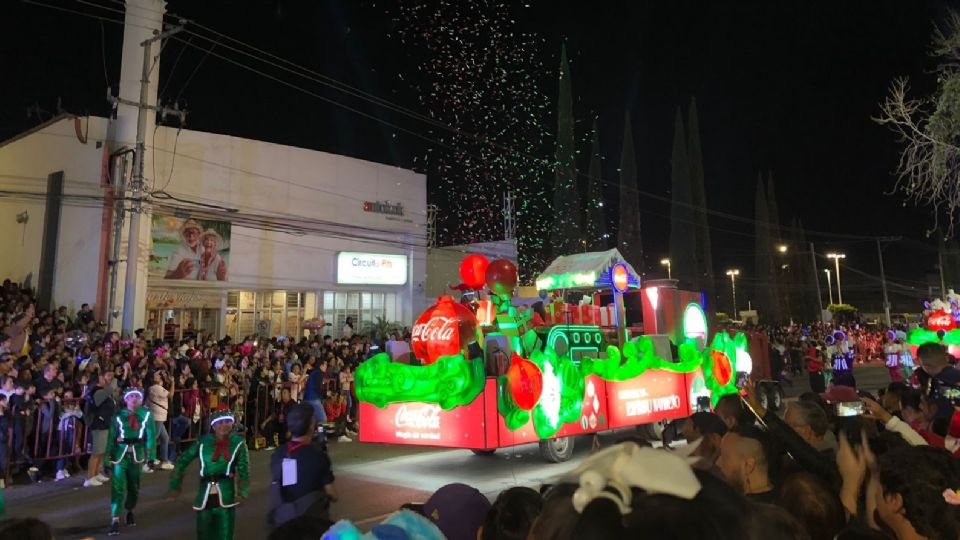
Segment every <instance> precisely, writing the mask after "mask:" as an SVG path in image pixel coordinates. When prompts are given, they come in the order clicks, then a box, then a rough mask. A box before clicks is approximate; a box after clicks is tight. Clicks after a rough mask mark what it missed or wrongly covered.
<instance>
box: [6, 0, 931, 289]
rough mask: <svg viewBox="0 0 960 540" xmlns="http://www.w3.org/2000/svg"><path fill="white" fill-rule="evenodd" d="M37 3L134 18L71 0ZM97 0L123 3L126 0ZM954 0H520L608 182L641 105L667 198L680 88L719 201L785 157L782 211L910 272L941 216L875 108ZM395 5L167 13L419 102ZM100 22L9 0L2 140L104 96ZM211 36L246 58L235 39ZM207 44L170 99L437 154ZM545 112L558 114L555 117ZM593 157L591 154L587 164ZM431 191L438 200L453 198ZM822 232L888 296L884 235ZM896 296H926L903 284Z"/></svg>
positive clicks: (820, 240)
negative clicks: (913, 182)
mask: <svg viewBox="0 0 960 540" xmlns="http://www.w3.org/2000/svg"><path fill="white" fill-rule="evenodd" d="M37 1H38V2H41V3H45V4H51V5H56V6H61V7H65V8H67V9H73V10H77V11H81V12H84V13H90V14H97V15H99V16H104V17H110V18H118V17H120V15H118V14H116V13H112V12H110V11H105V10H99V9H97V8H95V7H93V6H91V5H89V4H85V3H80V2H77V1H72V0H37ZM90 1H91V2H94V3H99V4H102V5H105V6H108V7H110V8H111V9H112V8H119V7H121V6H119V5H117V4H116V3H113V2H112V1H111V0H90ZM525 3H529V4H530V7H524V4H525ZM393 4H394V3H393V2H387V3H386V5H387V6H390V5H393ZM949 4H950V2H946V1H943V0H930V1H924V0H911V1H893V0H858V1H837V0H827V1H811V0H784V1H769V0H744V1H729V2H720V1H709V0H704V1H694V0H687V1H684V0H663V1H641V0H634V1H609V2H604V1H591V2H583V1H577V2H561V1H548V0H539V1H538V0H530V1H529V2H518V3H516V4H515V10H516V11H515V12H516V14H517V21H518V28H519V29H521V30H525V31H531V32H536V33H537V34H539V35H541V36H543V37H544V38H545V40H546V43H545V45H544V49H543V50H542V51H540V52H539V54H541V55H542V56H543V58H544V61H545V63H546V64H547V65H548V66H550V68H551V69H556V68H555V66H556V64H557V62H558V59H559V50H560V45H561V43H563V42H565V43H566V45H567V49H568V53H569V55H570V57H571V60H572V65H571V71H572V80H573V90H574V95H575V100H576V102H575V109H576V110H575V115H576V116H577V118H578V121H579V122H580V123H579V124H578V126H579V129H580V132H579V133H578V134H577V136H578V138H579V139H584V138H585V137H586V130H587V129H588V127H589V119H590V118H591V117H592V115H593V114H599V117H600V137H601V141H602V146H603V152H604V155H605V158H606V163H605V167H604V177H605V179H606V180H607V181H609V182H612V183H613V184H616V182H617V181H618V177H617V172H616V167H617V165H618V163H619V159H620V145H621V136H622V131H623V114H624V113H623V111H624V110H625V109H626V110H629V111H630V113H631V117H632V121H633V124H634V138H635V140H636V146H637V148H636V151H637V158H638V172H639V178H640V185H641V189H642V190H645V191H648V192H651V193H655V194H659V195H663V196H669V189H670V148H671V145H672V138H673V118H674V115H675V113H676V109H677V107H678V106H682V107H683V108H684V111H685V110H686V108H687V105H688V103H689V101H690V98H691V97H695V98H696V100H697V103H698V109H699V117H700V127H701V140H702V147H703V150H704V168H705V177H706V190H707V199H708V206H709V207H710V208H711V209H712V210H715V211H717V212H720V213H724V214H732V215H735V216H739V217H741V218H745V219H747V220H750V219H752V218H753V200H754V192H755V188H756V178H757V173H758V172H759V171H763V172H764V176H766V174H767V171H772V173H773V176H774V178H775V180H776V184H777V192H778V202H779V206H780V215H781V218H782V220H783V221H784V223H785V224H786V223H789V220H790V219H792V218H793V217H794V216H797V217H799V218H801V219H802V220H803V222H804V225H805V226H806V228H807V229H808V230H814V231H820V232H824V233H840V234H853V235H898V236H903V237H905V238H906V240H905V241H903V242H899V243H894V244H890V245H888V246H887V247H886V251H885V253H886V255H887V256H886V259H885V261H886V264H887V273H888V276H889V277H891V278H892V279H893V280H895V281H897V282H899V283H900V284H903V285H921V284H922V282H924V281H925V280H926V274H928V273H932V272H935V267H934V265H935V263H936V252H935V246H936V243H935V242H934V241H933V240H929V239H926V238H925V234H924V233H925V230H926V228H927V227H928V226H930V225H931V224H932V219H931V218H930V216H929V212H928V211H926V210H923V209H914V208H903V206H902V204H901V203H902V199H901V198H900V197H899V196H889V195H885V193H886V192H889V191H890V190H891V188H892V187H893V177H892V176H891V171H892V170H893V169H894V167H895V165H896V160H897V155H898V154H897V152H898V149H899V147H898V145H897V144H896V141H895V140H894V137H893V135H892V134H891V133H889V132H888V131H887V130H886V129H885V128H883V127H880V126H878V125H876V124H875V123H873V122H872V121H871V120H870V117H871V115H875V114H877V113H878V105H877V104H878V102H879V101H880V100H882V98H883V96H884V95H885V93H886V92H887V89H888V87H889V83H890V81H891V80H892V79H893V78H894V77H896V76H901V75H907V76H910V77H911V79H912V81H913V84H912V87H913V89H914V91H915V92H916V93H917V94H918V95H919V94H927V93H930V92H931V91H932V90H933V89H934V84H935V83H934V78H933V76H932V75H930V70H931V69H932V67H933V65H934V64H933V61H932V60H931V58H930V57H929V55H928V50H929V43H930V34H931V31H932V29H933V25H934V23H935V22H937V21H941V20H942V19H943V15H944V13H945V11H946V9H947V7H948V5H949ZM383 6H384V3H383V2H379V0H377V1H374V0H364V1H363V2H352V1H346V0H344V1H339V2H337V1H330V0H316V1H314V0H296V1H295V0H286V1H285V0H271V1H260V0H250V1H246V2H237V1H233V0H204V1H203V2H198V1H196V0H171V1H170V2H169V3H168V11H170V12H174V13H177V14H179V15H182V16H184V17H187V18H190V19H193V20H195V21H197V22H198V23H201V24H203V25H206V26H209V27H211V28H213V29H215V30H217V31H219V32H223V33H225V34H227V35H229V36H232V37H235V38H237V39H240V40H242V41H244V42H247V43H250V44H253V45H256V46H257V47H260V48H263V49H265V50H267V51H269V52H272V53H274V54H276V55H277V56H280V57H283V58H287V59H290V60H292V61H295V62H297V63H300V64H303V65H306V66H309V67H310V68H312V69H314V70H316V71H318V72H320V73H322V74H325V75H328V76H330V77H332V78H335V79H337V80H341V81H344V82H347V83H349V84H351V85H354V86H356V87H359V88H361V89H363V90H365V91H368V92H370V93H372V94H376V95H378V96H381V97H384V98H387V99H390V100H394V101H396V102H398V103H400V104H403V105H404V106H407V107H411V108H414V109H416V108H417V107H419V105H418V103H417V101H416V99H415V96H413V95H412V92H411V89H410V80H411V78H415V77H416V66H415V65H413V63H412V60H411V57H410V55H409V54H407V52H406V51H405V50H404V47H403V46H402V45H401V44H400V43H399V42H398V40H397V39H396V38H395V36H393V37H388V34H390V33H391V32H394V31H395V29H396V28H395V23H394V22H393V21H391V18H390V16H389V15H386V14H385V11H384V9H383ZM104 28H105V32H104V33H103V34H101V23H100V22H99V21H97V20H94V19H90V18H85V17H82V16H80V15H76V14H70V13H64V12H60V11H55V10H51V9H49V8H44V7H41V6H37V5H33V4H28V3H24V2H21V1H11V2H6V3H5V7H4V16H3V17H0V73H3V74H4V77H3V80H4V92H3V96H4V99H3V101H2V102H0V138H7V137H9V136H11V135H13V134H15V133H17V132H19V131H21V130H23V129H26V128H28V127H30V126H31V125H33V124H35V123H36V122H37V121H38V120H37V117H36V115H35V114H34V115H33V116H32V117H28V113H27V111H28V108H29V107H31V106H33V105H35V104H39V106H40V107H41V108H42V109H44V110H46V111H48V113H47V114H49V112H52V111H54V110H55V109H56V103H57V99H58V98H60V99H61V100H62V106H63V108H64V109H65V110H67V111H70V112H74V113H84V112H90V113H94V114H100V115H102V114H105V113H106V104H105V100H104V98H103V96H104V93H105V92H104V87H105V86H106V80H109V81H111V83H112V84H114V85H116V79H117V75H118V73H119V61H120V58H119V46H120V39H121V32H120V27H119V26H117V25H115V24H112V23H109V22H107V23H104ZM102 36H103V37H102ZM101 39H103V41H102V42H101ZM197 43H200V40H197ZM103 49H105V50H106V55H105V57H104V55H103V54H102V50H103ZM215 50H216V51H217V52H218V53H223V54H225V55H230V56H233V57H235V58H238V59H239V58H241V57H239V56H236V55H234V54H232V53H231V51H229V50H227V49H225V48H223V47H222V46H220V47H219V48H218V49H215ZM181 52H182V55H181ZM203 57H204V54H203V53H202V52H200V51H197V50H194V49H190V48H187V49H186V50H184V48H183V46H182V44H180V43H177V42H172V43H170V44H169V45H168V46H167V47H166V49H165V50H164V52H163V55H162V60H161V79H160V87H161V89H162V96H161V97H162V98H165V99H167V100H173V99H176V98H179V100H180V101H181V102H182V103H185V104H186V105H187V106H188V107H189V109H190V111H191V113H190V118H189V123H188V127H190V128H192V129H198V130H204V131H212V132H221V133H229V134H234V135H239V136H244V137H250V138H256V139H263V140H268V141H273V142H280V143H286V144H293V145H297V146H303V147H310V148H317V149H322V150H326V151H331V152H338V153H344V154H348V155H353V156H357V157H362V158H367V159H372V160H375V161H379V162H384V163H391V164H397V165H400V166H405V167H411V166H413V165H414V161H413V159H414V157H415V156H419V155H422V153H423V152H424V145H423V143H422V142H421V141H418V140H417V139H415V138H413V137H410V136H408V135H405V134H404V133H403V132H398V131H396V130H394V129H392V128H389V127H386V126H384V125H382V124H380V123H378V122H375V121H372V120H369V119H365V118H363V117H361V116H359V115H357V114H356V113H353V112H349V111H346V110H344V109H342V108H339V107H337V106H334V105H331V104H329V103H326V102H324V101H322V100H321V99H318V98H317V97H311V96H307V95H304V94H303V93H301V92H298V91H296V90H293V89H290V88H287V87H284V86H282V85H281V84H278V83H277V82H274V81H270V80H266V79H264V78H262V77H260V76H257V75H255V74H252V73H249V72H247V71H244V70H242V69H240V68H238V67H236V66H232V65H230V64H228V63H226V62H224V61H223V60H221V59H218V58H215V57H213V56H210V57H207V58H206V60H203ZM178 58H179V60H178ZM201 61H202V64H201ZM104 63H105V64H106V71H107V74H106V76H105V74H104ZM174 64H176V67H175V68H174ZM198 66H199V67H198ZM261 67H262V68H263V69H264V71H268V72H270V73H273V74H275V75H277V76H280V77H282V78H284V79H285V80H290V81H294V80H297V79H295V78H293V77H292V76H289V75H288V74H284V73H283V72H282V71H278V70H276V69H275V68H270V67H269V66H267V67H263V66H261ZM171 73H172V75H171ZM400 76H403V77H404V79H401V78H400ZM540 76H542V78H543V80H544V81H545V83H544V88H543V91H544V92H545V93H547V94H548V95H549V96H550V97H551V99H553V97H554V96H555V94H556V87H555V81H556V79H555V77H553V76H551V74H548V73H545V74H540ZM188 80H189V82H188ZM297 84H302V85H303V86H304V87H305V88H308V89H310V90H311V91H312V92H316V93H317V94H319V95H321V96H324V97H328V98H331V99H334V100H336V101H338V102H341V103H343V104H346V105H349V106H351V107H356V108H358V109H360V110H362V111H364V112H367V113H370V114H374V115H377V116H378V117H381V118H383V119H385V120H387V121H390V122H395V123H398V124H400V125H402V126H405V127H408V128H411V129H415V130H417V131H423V129H424V128H423V127H422V126H417V125H416V124H412V123H411V122H409V121H407V120H405V119H403V118H402V117H399V116H398V115H396V114H394V113H391V112H389V111H385V110H383V109H380V108H376V107H374V106H371V105H370V104H368V103H366V102H364V101H362V100H358V99H355V98H351V97H348V96H344V95H343V94H340V93H337V92H334V91H331V90H329V89H326V88H324V87H322V86H320V85H318V84H316V83H310V82H305V81H302V80H300V81H298V82H297ZM684 114H685V113H684ZM546 121H547V123H548V125H549V126H551V129H552V126H553V125H555V119H553V118H549V119H547V120H546ZM587 150H588V149H587V148H583V152H584V154H586V152H587ZM549 152H550V148H545V149H544V153H545V154H546V153H549ZM586 166H587V164H586V163H583V164H581V170H584V171H585V170H586ZM2 172H3V171H0V174H2ZM436 191H437V190H436V189H434V193H433V195H434V201H436V202H441V203H442V197H440V196H439V195H438V194H436ZM617 197H618V193H617V190H616V187H615V185H614V186H609V187H608V190H607V193H606V198H607V199H608V200H609V201H610V204H609V207H610V208H611V209H613V210H615V208H616V204H617V203H616V199H617ZM641 211H642V215H643V217H642V227H643V238H644V249H645V252H646V253H647V258H648V269H649V270H651V271H654V272H656V271H658V270H659V269H658V268H657V266H658V265H656V264H655V263H656V261H658V260H659V258H660V257H661V256H664V255H666V250H667V244H668V238H669V205H668V204H666V203H663V202H661V201H658V200H655V199H653V198H649V197H641ZM611 220H612V221H613V220H614V218H613V217H611ZM710 223H711V226H712V227H713V228H714V230H713V231H712V235H713V245H714V258H715V262H714V265H715V268H716V269H717V270H718V274H722V270H724V269H725V268H728V267H731V266H736V267H739V268H742V269H743V270H744V272H743V274H744V276H743V281H744V284H745V285H748V284H749V283H750V281H751V279H752V278H751V277H750V275H751V271H750V269H751V267H752V264H753V255H752V253H753V238H752V235H753V226H752V225H750V224H749V223H743V222H741V221H737V220H734V219H729V218H726V217H723V216H720V215H714V216H711V218H710ZM809 237H810V239H811V240H814V241H816V242H817V250H818V251H822V252H826V251H829V250H831V249H837V250H843V251H845V252H846V253H847V254H848V259H847V262H848V264H849V266H850V267H851V268H852V269H854V271H850V272H846V271H845V273H844V285H845V287H844V292H845V295H844V296H845V299H847V298H848V297H850V300H852V302H853V303H855V304H859V305H862V306H864V307H869V306H870V305H871V304H879V289H878V287H877V286H876V285H875V283H873V282H872V281H870V280H868V279H867V278H862V277H861V276H858V275H857V274H856V273H855V271H862V272H864V273H866V274H868V275H877V274H878V273H879V272H878V265H877V257H876V248H875V245H874V244H873V243H871V242H865V241H858V242H854V241H843V240H837V239H836V238H832V237H830V236H826V235H818V234H812V233H811V234H809ZM821 268H822V266H821ZM821 283H823V282H821ZM858 289H859V290H858ZM897 290H900V289H896V288H894V289H891V292H892V293H895V292H897ZM739 296H740V295H739V294H738V298H739ZM894 300H900V301H904V302H906V303H907V305H908V306H911V305H913V303H912V302H913V301H912V300H911V301H907V299H906V297H900V296H899V295H898V296H895V297H894Z"/></svg>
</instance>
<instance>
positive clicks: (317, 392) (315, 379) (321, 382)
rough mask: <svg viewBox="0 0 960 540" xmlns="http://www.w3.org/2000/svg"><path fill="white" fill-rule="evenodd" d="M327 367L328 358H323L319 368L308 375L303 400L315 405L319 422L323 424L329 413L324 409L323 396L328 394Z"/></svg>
mask: <svg viewBox="0 0 960 540" xmlns="http://www.w3.org/2000/svg"><path fill="white" fill-rule="evenodd" d="M327 367H328V362H327V359H326V358H323V359H321V360H320V362H319V363H318V364H317V369H316V370H314V371H312V372H311V373H310V376H309V377H307V384H306V386H305V387H304V389H303V402H304V403H306V404H308V405H310V406H311V407H313V412H314V413H315V414H316V418H317V422H318V423H319V424H321V425H322V424H325V423H327V413H326V412H325V411H324V409H323V397H324V396H326V395H327V386H326V379H327V377H328V374H327Z"/></svg>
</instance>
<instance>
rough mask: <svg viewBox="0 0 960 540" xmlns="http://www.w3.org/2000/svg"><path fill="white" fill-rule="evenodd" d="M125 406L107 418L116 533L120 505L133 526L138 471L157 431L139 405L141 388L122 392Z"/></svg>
mask: <svg viewBox="0 0 960 540" xmlns="http://www.w3.org/2000/svg"><path fill="white" fill-rule="evenodd" d="M123 401H124V403H126V407H125V408H123V409H120V410H119V411H118V412H117V414H115V415H113V418H112V419H111V420H110V431H109V433H108V435H107V452H106V454H107V456H108V458H109V459H110V463H111V464H113V475H112V476H111V477H110V482H111V489H110V517H111V518H112V519H111V521H110V531H109V532H108V533H107V534H108V535H109V536H116V535H118V534H120V508H121V506H122V507H123V508H125V509H126V510H127V516H126V520H125V523H126V524H127V525H129V526H133V525H136V522H135V521H134V519H133V509H134V507H136V506H137V497H138V495H139V494H140V470H141V467H143V464H144V462H146V461H147V459H150V458H151V457H152V456H153V454H154V453H155V452H156V443H157V433H156V430H155V429H156V428H155V424H154V422H153V415H151V414H150V411H149V410H148V409H147V408H146V407H144V406H143V390H142V389H140V388H137V387H130V388H127V389H126V390H124V391H123Z"/></svg>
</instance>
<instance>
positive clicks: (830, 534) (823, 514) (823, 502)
mask: <svg viewBox="0 0 960 540" xmlns="http://www.w3.org/2000/svg"><path fill="white" fill-rule="evenodd" d="M777 504H779V505H780V506H781V507H783V508H784V509H786V510H787V511H788V512H789V513H790V514H791V515H792V516H794V517H795V518H797V520H798V521H799V522H800V523H801V524H802V525H803V528H804V529H805V530H806V532H807V534H809V536H810V540H833V539H834V537H835V536H836V535H837V534H838V533H839V532H840V531H841V530H842V529H843V528H844V527H845V526H846V525H847V516H846V515H845V513H844V508H843V503H841V502H840V497H839V496H838V495H837V494H836V493H835V492H834V491H832V490H831V489H830V488H829V487H827V486H826V485H825V484H824V483H823V482H822V481H821V480H820V479H818V478H817V477H816V476H813V475H811V474H807V473H803V472H800V473H795V474H792V475H790V476H789V477H787V479H786V480H784V482H783V486H782V487H781V488H780V496H779V499H778V501H777Z"/></svg>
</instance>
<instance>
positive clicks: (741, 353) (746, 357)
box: [737, 348, 753, 375]
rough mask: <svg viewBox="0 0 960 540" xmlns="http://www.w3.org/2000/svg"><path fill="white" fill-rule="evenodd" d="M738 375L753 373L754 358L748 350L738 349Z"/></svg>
mask: <svg viewBox="0 0 960 540" xmlns="http://www.w3.org/2000/svg"><path fill="white" fill-rule="evenodd" d="M737 373H746V374H748V375H749V374H750V373H753V358H751V357H750V353H748V352H747V351H746V349H739V348H738V349H737Z"/></svg>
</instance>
